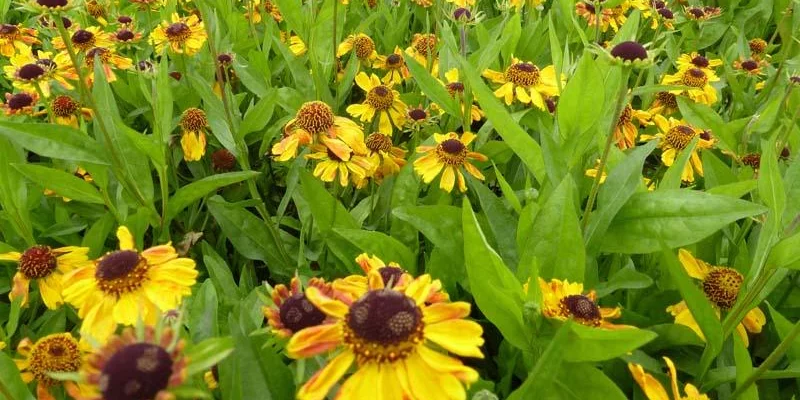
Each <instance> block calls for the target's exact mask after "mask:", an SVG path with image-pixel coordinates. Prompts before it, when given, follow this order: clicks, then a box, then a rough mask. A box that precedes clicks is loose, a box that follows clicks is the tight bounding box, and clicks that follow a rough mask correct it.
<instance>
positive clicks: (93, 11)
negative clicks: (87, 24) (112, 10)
mask: <svg viewBox="0 0 800 400" xmlns="http://www.w3.org/2000/svg"><path fill="white" fill-rule="evenodd" d="M85 5H86V13H87V14H89V15H91V16H92V17H93V18H94V19H96V20H97V21H98V22H99V23H100V24H101V25H106V24H108V22H107V21H106V19H105V16H106V7H105V6H104V5H103V4H100V3H99V2H97V0H88V1H86V2H85Z"/></svg>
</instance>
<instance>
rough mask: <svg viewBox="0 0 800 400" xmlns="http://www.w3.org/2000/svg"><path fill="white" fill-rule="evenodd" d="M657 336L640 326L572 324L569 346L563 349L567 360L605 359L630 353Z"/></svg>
mask: <svg viewBox="0 0 800 400" xmlns="http://www.w3.org/2000/svg"><path fill="white" fill-rule="evenodd" d="M656 336H658V335H656V334H655V333H653V332H650V331H647V330H644V329H638V328H629V329H614V330H608V329H598V328H594V327H588V326H584V325H581V324H572V329H571V331H570V334H569V339H568V340H569V346H566V347H565V348H564V349H562V351H563V353H564V354H563V356H564V360H565V361H570V362H586V361H605V360H610V359H612V358H616V357H620V356H622V355H625V354H628V353H629V352H631V351H633V350H635V349H638V348H639V347H641V346H644V345H645V344H647V343H648V342H650V341H651V340H653V339H655V338H656Z"/></svg>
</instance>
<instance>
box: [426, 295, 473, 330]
mask: <svg viewBox="0 0 800 400" xmlns="http://www.w3.org/2000/svg"><path fill="white" fill-rule="evenodd" d="M469 311H470V304H469V303H467V302H464V301H457V302H453V303H436V304H431V305H430V306H427V307H425V308H423V309H422V320H423V322H425V324H426V325H430V324H435V323H437V322H442V321H447V320H451V319H459V318H464V317H466V316H467V315H469Z"/></svg>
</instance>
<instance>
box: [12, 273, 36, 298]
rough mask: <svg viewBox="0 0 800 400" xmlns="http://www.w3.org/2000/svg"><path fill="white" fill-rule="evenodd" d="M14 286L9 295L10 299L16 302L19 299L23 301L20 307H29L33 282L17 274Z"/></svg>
mask: <svg viewBox="0 0 800 400" xmlns="http://www.w3.org/2000/svg"><path fill="white" fill-rule="evenodd" d="M13 281H14V284H13V286H12V287H11V292H10V293H9V294H8V299H9V300H11V301H14V300H15V299H17V298H21V299H22V303H20V306H22V307H25V306H27V305H28V295H29V294H30V283H31V281H30V280H29V279H28V278H27V277H25V275H23V274H22V272H17V273H16V274H14V278H13Z"/></svg>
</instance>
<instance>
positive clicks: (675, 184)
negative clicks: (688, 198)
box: [658, 136, 700, 190]
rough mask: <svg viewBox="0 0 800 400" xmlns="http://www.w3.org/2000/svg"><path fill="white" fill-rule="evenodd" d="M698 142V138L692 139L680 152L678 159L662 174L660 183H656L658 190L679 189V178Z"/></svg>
mask: <svg viewBox="0 0 800 400" xmlns="http://www.w3.org/2000/svg"><path fill="white" fill-rule="evenodd" d="M699 140H700V137H699V136H695V137H694V139H692V141H691V142H689V144H687V145H686V148H684V149H683V150H681V152H680V154H679V155H678V157H675V161H674V162H673V163H672V165H671V166H670V167H669V169H667V172H665V173H664V177H663V178H662V179H661V182H659V183H658V190H667V189H680V188H681V176H682V175H683V170H684V169H685V168H686V164H687V163H689V158H690V157H691V155H692V153H693V152H694V148H695V147H697V143H698V142H699Z"/></svg>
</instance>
